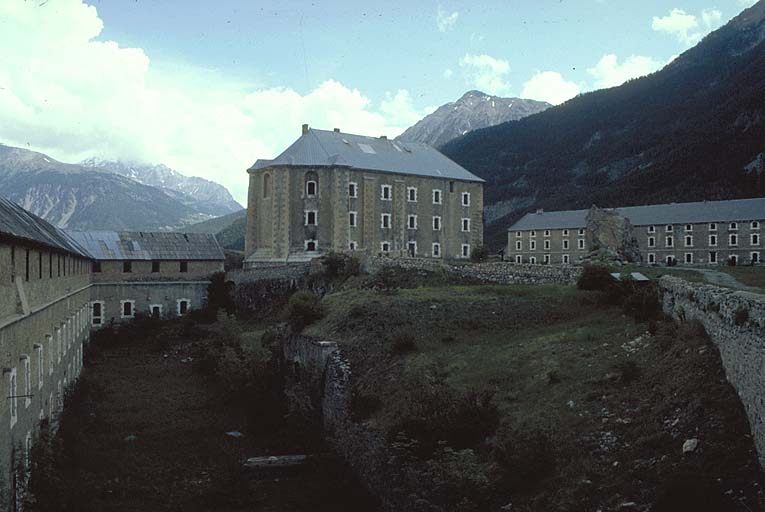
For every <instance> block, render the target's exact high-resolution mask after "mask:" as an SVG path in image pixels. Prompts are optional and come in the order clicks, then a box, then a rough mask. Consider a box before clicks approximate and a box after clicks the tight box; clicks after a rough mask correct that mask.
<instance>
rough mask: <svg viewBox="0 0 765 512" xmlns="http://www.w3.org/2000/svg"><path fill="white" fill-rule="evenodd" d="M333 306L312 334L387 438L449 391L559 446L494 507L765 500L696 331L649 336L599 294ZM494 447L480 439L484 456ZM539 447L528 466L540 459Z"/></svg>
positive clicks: (421, 297) (439, 290)
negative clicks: (688, 452) (691, 452)
mask: <svg viewBox="0 0 765 512" xmlns="http://www.w3.org/2000/svg"><path fill="white" fill-rule="evenodd" d="M323 305H324V307H325V310H326V316H325V317H324V318H323V319H322V320H321V321H319V322H318V323H316V324H314V325H312V326H310V327H309V328H308V329H307V330H306V333H307V334H309V335H314V336H320V337H322V338H326V339H335V340H338V341H340V342H341V343H342V345H343V347H344V350H345V351H346V352H347V353H348V354H349V355H350V358H351V361H352V364H353V370H354V378H355V379H356V381H355V391H356V394H357V396H359V397H361V398H363V399H364V402H365V403H367V404H370V403H371V404H373V405H372V406H368V407H367V408H368V410H367V411H365V412H364V414H363V417H364V421H365V423H366V424H367V425H370V426H373V427H375V428H379V429H381V430H383V431H387V432H389V435H392V434H393V432H394V431H395V430H396V429H398V428H400V427H401V425H406V424H407V421H409V420H411V417H412V416H413V415H415V414H418V413H420V412H421V411H422V410H423V407H425V410H427V405H425V406H423V403H424V402H426V401H427V400H429V399H432V398H434V397H433V391H432V390H433V389H442V391H440V392H441V393H442V392H443V388H439V387H438V386H439V383H441V382H443V383H445V384H446V386H447V387H448V388H450V389H452V390H453V391H454V392H455V393H458V394H459V393H471V392H476V391H482V392H488V393H490V394H491V395H492V396H493V397H494V398H493V401H494V403H495V404H496V406H497V408H498V411H499V414H500V430H502V431H505V432H507V431H510V432H514V433H517V435H518V436H519V439H523V440H532V442H535V441H533V440H535V439H539V438H540V437H543V438H544V439H546V440H547V441H545V446H554V449H551V450H552V451H553V452H554V456H551V457H552V458H554V462H550V464H551V465H553V466H554V469H552V470H550V472H548V473H545V474H544V476H541V477H539V476H537V477H535V478H531V479H530V480H533V481H532V482H531V483H529V478H527V479H526V481H525V483H523V484H522V487H521V489H522V490H516V492H511V491H509V490H507V489H505V490H504V491H499V492H500V495H501V497H500V498H498V499H497V503H502V502H503V500H507V501H512V502H513V504H514V508H513V510H518V511H524V512H525V511H529V512H531V511H534V510H595V509H596V508H598V507H604V508H603V509H604V510H611V509H616V508H618V506H619V505H620V503H622V502H628V501H636V502H638V503H654V504H656V508H654V510H659V511H660V510H691V509H693V508H692V507H693V499H690V498H688V496H687V493H688V492H690V493H692V494H694V495H697V496H701V498H700V500H701V501H699V502H697V503H699V505H698V506H697V508H695V509H694V510H712V509H708V508H698V507H705V506H706V504H712V506H713V507H715V508H713V509H714V510H719V511H723V510H739V509H740V510H746V508H743V507H738V506H737V504H736V503H734V502H733V501H731V500H728V499H727V498H726V495H725V494H724V493H725V492H726V491H727V490H728V489H729V488H730V487H731V486H732V487H736V489H737V491H736V492H739V490H740V492H741V493H742V494H741V495H745V496H746V498H745V500H746V503H747V504H748V506H752V507H755V508H752V510H755V509H757V507H760V506H762V504H763V501H762V495H761V494H760V495H759V496H758V495H757V492H758V488H757V487H756V486H753V485H751V484H744V483H742V482H747V481H748V482H756V481H758V480H759V481H760V483H759V484H758V485H763V484H765V482H762V481H761V475H760V474H759V473H758V470H757V463H756V459H755V456H754V453H753V448H752V442H751V438H750V437H749V426H748V423H747V421H746V418H745V415H744V412H743V409H742V407H741V404H740V402H738V399H737V398H736V395H735V392H734V391H733V389H732V388H731V387H730V386H729V385H728V384H727V383H726V382H725V378H724V373H723V372H722V369H721V366H720V362H719V356H718V355H717V352H716V350H715V349H714V347H713V346H711V345H710V344H709V341H708V340H707V338H706V336H705V335H704V333H703V331H701V332H700V331H698V330H696V329H695V328H693V327H692V326H691V327H683V328H681V329H680V330H677V329H676V327H675V326H673V325H672V324H671V323H663V322H659V323H658V324H656V326H653V325H652V326H650V327H651V329H653V330H654V333H653V334H650V333H647V332H646V331H647V330H648V329H649V325H648V324H645V323H635V322H634V321H633V320H632V319H631V318H628V317H625V316H624V315H623V313H622V310H621V308H620V307H619V306H617V305H614V304H608V303H607V302H604V299H603V297H602V296H601V295H600V294H599V293H597V292H585V291H580V290H577V289H576V288H574V287H565V286H499V285H498V286H490V285H487V286H435V287H427V286H426V287H422V288H415V289H400V290H395V291H393V292H389V293H381V292H375V291H371V290H364V289H352V290H346V291H342V292H339V293H335V294H330V295H328V296H326V297H325V298H324V300H323ZM438 403H441V402H438ZM476 421H477V420H476ZM692 437H700V438H703V442H704V443H705V451H704V455H703V456H702V457H698V458H687V457H683V456H682V453H681V447H682V444H683V441H684V440H685V439H688V438H692ZM492 439H493V438H492V437H487V440H485V441H484V442H481V443H478V444H476V445H474V446H473V449H474V450H475V452H476V453H478V454H482V455H480V460H483V461H485V462H486V463H490V461H491V460H492V455H490V454H491V453H493V452H496V446H495V445H494V444H492V443H496V442H497V441H496V440H495V441H492ZM511 444H512V443H511ZM542 451H543V450H541V449H540V450H536V449H534V450H532V451H531V452H529V453H527V456H528V457H529V459H528V460H525V459H524V460H521V461H520V462H519V463H520V464H524V465H529V466H534V465H535V464H537V460H536V459H541V458H543V457H545V454H544V453H542ZM521 452H522V453H525V452H523V450H521ZM687 474H693V475H694V478H695V480H694V482H691V483H688V482H687V478H686V476H685V475H687ZM723 475H724V476H723ZM718 478H722V480H717V479H718ZM582 482H589V483H588V484H582ZM702 482H703V484H702ZM517 485H519V484H518V483H517V482H516V486H517ZM588 486H589V487H588ZM688 486H690V487H688ZM502 492H505V493H507V494H506V495H502ZM683 496H684V497H683ZM694 499H695V498H694ZM758 500H759V501H758ZM686 505H688V506H690V507H691V508H683V507H684V506H686ZM662 507H664V508H662Z"/></svg>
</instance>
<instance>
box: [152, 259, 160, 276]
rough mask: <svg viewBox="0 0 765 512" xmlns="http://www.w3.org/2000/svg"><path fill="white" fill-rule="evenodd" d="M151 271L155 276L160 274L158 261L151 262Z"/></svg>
mask: <svg viewBox="0 0 765 512" xmlns="http://www.w3.org/2000/svg"><path fill="white" fill-rule="evenodd" d="M151 271H152V273H154V274H158V273H159V262H158V261H152V262H151Z"/></svg>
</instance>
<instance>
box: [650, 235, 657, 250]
mask: <svg viewBox="0 0 765 512" xmlns="http://www.w3.org/2000/svg"><path fill="white" fill-rule="evenodd" d="M648 247H656V237H655V236H649V237H648Z"/></svg>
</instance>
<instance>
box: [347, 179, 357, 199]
mask: <svg viewBox="0 0 765 512" xmlns="http://www.w3.org/2000/svg"><path fill="white" fill-rule="evenodd" d="M348 197H359V184H358V183H355V182H353V181H352V182H350V183H348Z"/></svg>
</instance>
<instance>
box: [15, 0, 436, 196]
mask: <svg viewBox="0 0 765 512" xmlns="http://www.w3.org/2000/svg"><path fill="white" fill-rule="evenodd" d="M0 19H4V20H5V21H6V23H3V30H2V31H0V48H13V49H14V51H13V52H5V53H4V54H3V58H2V59H0V126H2V127H3V131H2V133H1V134H0V137H2V138H3V142H5V143H7V144H10V145H17V146H23V147H30V148H32V149H36V150H39V151H44V152H46V153H49V154H50V155H51V156H53V157H54V158H57V159H60V160H64V161H70V162H71V161H78V160H80V159H82V158H86V157H89V156H98V157H103V158H122V159H130V160H138V161H145V162H152V163H158V162H162V163H165V164H167V165H169V166H171V167H174V168H177V169H178V170H181V171H183V172H186V173H189V174H193V175H197V176H202V177H205V178H208V179H212V180H215V181H218V182H220V183H222V184H223V185H225V186H227V187H228V188H229V189H230V190H231V192H232V193H233V194H234V196H235V197H236V198H237V199H238V200H239V201H240V202H244V201H245V198H246V194H247V175H246V173H245V169H247V168H248V167H249V166H250V165H252V163H253V162H254V161H255V160H256V159H257V158H273V157H274V156H276V155H277V154H278V153H279V152H280V151H281V150H283V149H284V148H285V147H286V146H287V145H288V144H289V143H291V142H292V141H293V140H294V139H295V138H297V137H298V136H299V134H300V131H299V130H300V125H301V124H302V123H309V124H311V125H312V126H316V127H321V128H327V129H331V128H333V127H339V128H341V129H343V130H344V131H349V132H354V131H355V132H358V133H368V134H374V135H383V134H384V135H388V136H395V135H397V134H398V133H400V132H401V131H403V130H404V129H405V128H406V127H407V126H409V124H411V123H412V121H416V120H419V117H420V116H421V115H422V112H423V111H419V112H418V111H416V109H414V108H413V107H412V102H411V98H410V97H409V93H408V92H407V91H405V90H399V91H397V92H395V93H393V94H389V95H388V96H387V97H386V99H385V100H384V101H383V102H381V103H380V104H379V105H373V104H372V101H371V100H370V99H369V98H367V97H366V96H364V95H363V94H362V93H361V92H360V91H358V90H357V89H352V88H349V87H346V86H345V85H343V84H341V83H340V82H337V81H334V80H327V81H325V82H324V83H322V84H320V85H319V86H318V87H316V88H315V89H314V90H312V91H310V92H308V93H306V94H300V93H298V92H296V91H294V90H292V89H289V88H280V87H272V88H263V87H262V86H257V85H254V84H248V83H242V82H236V81H232V80H231V79H230V77H226V76H220V75H218V74H217V73H215V72H213V71H209V70H202V69H196V68H188V67H181V66H168V65H158V64H157V63H153V62H152V61H151V59H150V58H149V56H148V55H146V53H145V52H144V51H143V50H142V49H140V48H122V47H120V46H119V45H118V44H117V43H116V42H112V41H96V40H94V38H96V37H97V36H98V35H99V34H100V33H101V30H102V28H103V23H102V21H101V19H100V18H99V17H98V13H97V11H96V9H95V7H92V6H87V5H84V4H82V3H81V1H80V0H56V2H49V3H47V4H44V5H42V6H40V2H23V1H20V0H19V1H15V0H12V1H7V0H3V1H0ZM28 144H29V145H28Z"/></svg>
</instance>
